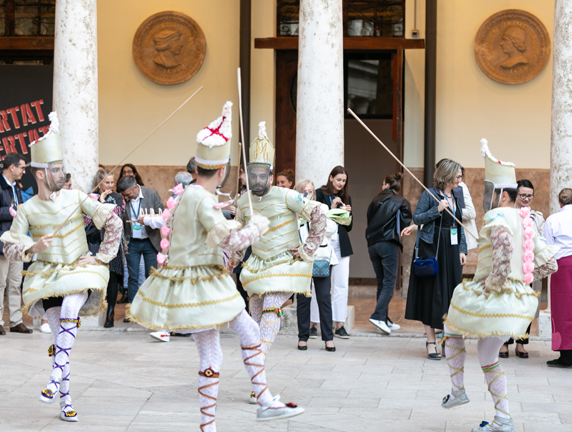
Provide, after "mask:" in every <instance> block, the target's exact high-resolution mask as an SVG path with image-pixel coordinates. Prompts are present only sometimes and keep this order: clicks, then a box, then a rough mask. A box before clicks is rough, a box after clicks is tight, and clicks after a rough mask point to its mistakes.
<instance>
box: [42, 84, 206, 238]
mask: <svg viewBox="0 0 572 432" xmlns="http://www.w3.org/2000/svg"><path fill="white" fill-rule="evenodd" d="M203 88H204V87H203V86H200V87H199V88H198V90H197V91H195V92H194V93H193V94H192V95H190V96H189V97H188V98H187V100H186V101H185V102H183V103H182V104H181V105H180V106H179V108H177V109H176V110H175V111H173V112H172V113H171V115H169V117H167V118H166V119H165V120H163V121H162V122H161V124H160V125H159V126H157V127H156V128H155V129H154V130H153V132H151V133H150V134H149V135H147V136H146V137H145V139H144V140H143V141H141V142H140V143H139V144H137V146H135V148H134V149H133V150H131V151H130V152H129V153H128V154H127V156H125V157H124V158H123V159H121V160H120V161H119V163H118V164H117V165H115V166H114V167H113V168H112V169H111V170H110V171H109V174H112V173H113V171H115V170H116V169H117V168H119V166H120V165H121V164H122V163H123V162H125V160H127V158H128V157H129V156H131V155H132V154H133V153H135V151H136V150H137V149H138V148H139V147H141V146H142V145H143V144H144V143H145V142H146V141H147V140H148V139H149V138H151V136H152V135H153V134H154V133H155V132H157V131H158V130H159V129H161V127H162V126H163V125H164V124H165V123H167V122H168V121H169V120H170V119H171V117H173V116H174V115H175V114H177V113H178V112H179V111H180V110H181V108H183V107H184V106H185V105H186V104H187V102H189V101H190V100H191V99H192V98H194V97H195V96H196V95H197V93H198V92H200V91H201V90H202V89H203ZM106 177H107V176H106ZM104 181H105V177H104V178H103V180H101V181H100V182H99V183H98V184H97V185H96V186H95V187H94V188H93V189H92V190H91V192H90V193H93V192H95V191H96V190H98V189H99V186H101V184H102V183H103V182H104ZM88 197H89V194H87V196H86V197H85V198H84V199H83V201H82V202H81V203H79V205H78V206H77V207H76V208H75V209H74V210H73V211H72V212H71V214H70V215H69V216H68V217H67V218H66V220H65V221H63V222H62V223H61V225H60V226H59V227H58V229H57V230H56V231H55V232H54V234H53V235H56V234H57V233H58V231H59V230H60V229H61V228H62V227H63V226H64V225H65V223H66V222H67V221H68V220H69V218H71V217H72V216H73V214H74V213H75V212H76V211H77V210H78V209H79V208H80V207H81V206H82V205H83V203H84V202H85V201H86V200H87V198H88Z"/></svg>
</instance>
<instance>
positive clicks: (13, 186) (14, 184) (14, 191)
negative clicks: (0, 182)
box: [2, 174, 20, 205]
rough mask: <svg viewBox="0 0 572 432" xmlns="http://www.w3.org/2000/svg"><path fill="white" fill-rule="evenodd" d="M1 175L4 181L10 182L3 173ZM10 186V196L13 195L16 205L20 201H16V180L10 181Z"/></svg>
mask: <svg viewBox="0 0 572 432" xmlns="http://www.w3.org/2000/svg"><path fill="white" fill-rule="evenodd" d="M2 177H4V180H6V183H8V184H10V182H9V181H8V179H7V178H6V176H5V175H4V174H2ZM10 186H12V196H13V197H14V204H16V205H18V204H20V203H19V202H18V195H16V189H15V186H16V182H14V183H12V184H11V185H10Z"/></svg>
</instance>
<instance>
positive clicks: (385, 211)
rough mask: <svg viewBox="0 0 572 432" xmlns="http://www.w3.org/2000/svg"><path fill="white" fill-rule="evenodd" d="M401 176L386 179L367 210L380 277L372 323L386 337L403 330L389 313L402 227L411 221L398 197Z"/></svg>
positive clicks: (369, 240)
mask: <svg viewBox="0 0 572 432" xmlns="http://www.w3.org/2000/svg"><path fill="white" fill-rule="evenodd" d="M402 176H403V175H402V174H401V173H396V174H392V175H389V176H387V177H386V178H385V180H384V181H383V185H382V187H381V189H382V190H381V193H380V194H379V195H377V196H376V197H375V198H374V199H373V201H372V202H371V204H370V205H369V207H368V209H367V229H366V231H365V237H366V239H367V246H368V252H369V258H370V259H371V263H372V265H373V270H374V271H375V276H376V277H377V305H376V307H375V311H374V312H373V314H372V315H371V317H370V318H369V321H370V322H371V323H372V324H373V325H374V326H376V327H377V328H378V329H379V330H381V331H382V332H383V333H385V334H391V331H392V330H399V328H400V326H399V325H397V324H394V323H393V322H392V321H391V320H390V319H389V315H388V311H389V302H390V301H391V298H392V297H393V291H394V289H395V281H396V279H397V268H398V263H399V250H400V249H401V250H403V245H402V244H401V235H400V234H401V227H407V226H408V225H409V224H410V223H411V219H412V215H411V206H410V204H409V201H407V200H406V199H405V198H403V197H402V196H399V195H398V194H397V193H399V191H400V190H401V178H402Z"/></svg>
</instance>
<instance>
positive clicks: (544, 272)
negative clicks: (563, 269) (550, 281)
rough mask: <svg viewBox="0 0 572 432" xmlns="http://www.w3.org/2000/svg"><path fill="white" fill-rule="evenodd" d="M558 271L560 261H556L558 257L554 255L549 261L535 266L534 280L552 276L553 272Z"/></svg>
mask: <svg viewBox="0 0 572 432" xmlns="http://www.w3.org/2000/svg"><path fill="white" fill-rule="evenodd" d="M557 271H558V263H557V262H556V258H555V257H552V258H551V259H550V260H549V261H548V262H547V263H545V264H542V265H540V266H538V267H536V266H535V267H534V271H533V272H532V275H533V276H534V280H535V281H537V280H541V279H544V278H545V277H548V276H550V275H551V274H552V273H556V272H557Z"/></svg>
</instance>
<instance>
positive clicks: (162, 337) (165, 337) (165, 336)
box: [149, 330, 171, 342]
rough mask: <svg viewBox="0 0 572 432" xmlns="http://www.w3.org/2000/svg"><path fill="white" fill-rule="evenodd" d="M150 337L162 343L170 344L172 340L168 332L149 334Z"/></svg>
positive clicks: (161, 331)
mask: <svg viewBox="0 0 572 432" xmlns="http://www.w3.org/2000/svg"><path fill="white" fill-rule="evenodd" d="M149 336H151V337H152V338H155V339H157V340H160V341H161V342H169V341H170V340H171V334H170V333H169V332H168V331H167V330H159V331H156V332H153V333H149Z"/></svg>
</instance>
